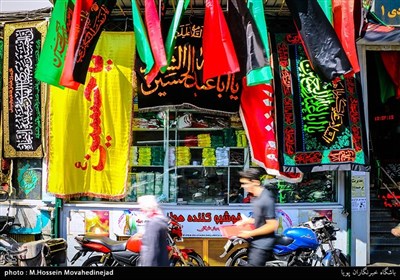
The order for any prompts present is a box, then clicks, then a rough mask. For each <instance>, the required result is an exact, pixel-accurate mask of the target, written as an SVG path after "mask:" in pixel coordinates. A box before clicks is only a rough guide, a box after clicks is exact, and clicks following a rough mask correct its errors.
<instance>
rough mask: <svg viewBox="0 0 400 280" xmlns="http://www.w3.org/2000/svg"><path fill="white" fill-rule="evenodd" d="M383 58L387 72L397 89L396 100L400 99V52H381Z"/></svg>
mask: <svg viewBox="0 0 400 280" xmlns="http://www.w3.org/2000/svg"><path fill="white" fill-rule="evenodd" d="M380 54H381V58H382V62H383V65H384V66H385V69H386V72H387V74H388V75H389V77H390V79H391V80H392V82H393V84H394V85H395V88H396V98H400V69H399V63H400V53H399V52H398V51H381V52H380Z"/></svg>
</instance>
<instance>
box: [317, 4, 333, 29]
mask: <svg viewBox="0 0 400 280" xmlns="http://www.w3.org/2000/svg"><path fill="white" fill-rule="evenodd" d="M318 4H319V5H320V6H321V8H322V10H323V11H324V13H325V15H326V17H327V18H328V20H329V22H330V23H331V24H333V13H332V0H318Z"/></svg>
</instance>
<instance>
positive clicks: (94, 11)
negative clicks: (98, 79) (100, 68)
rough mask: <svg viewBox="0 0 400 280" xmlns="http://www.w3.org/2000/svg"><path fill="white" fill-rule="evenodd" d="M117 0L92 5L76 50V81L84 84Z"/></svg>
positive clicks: (107, 0)
mask: <svg viewBox="0 0 400 280" xmlns="http://www.w3.org/2000/svg"><path fill="white" fill-rule="evenodd" d="M116 2H117V0H97V1H95V2H93V4H92V6H91V7H90V12H89V17H88V18H87V19H86V22H85V24H84V26H83V29H82V33H81V36H80V38H79V42H78V45H77V47H76V51H75V64H74V70H73V76H74V81H76V82H78V83H81V84H84V83H85V80H86V75H87V71H88V68H89V63H90V60H91V59H92V54H93V51H94V49H95V47H96V44H97V41H98V40H99V37H100V34H101V32H102V31H103V26H104V24H105V23H106V22H107V21H108V19H109V18H110V14H111V12H112V10H113V8H114V6H115V4H116Z"/></svg>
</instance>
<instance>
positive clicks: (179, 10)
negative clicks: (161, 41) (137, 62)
mask: <svg viewBox="0 0 400 280" xmlns="http://www.w3.org/2000/svg"><path fill="white" fill-rule="evenodd" d="M189 3H190V0H179V2H178V6H177V7H176V11H175V14H174V18H173V19H172V23H171V26H170V27H169V31H168V36H167V40H166V41H165V52H166V56H167V65H166V66H164V67H162V68H161V73H164V72H165V71H166V70H167V68H168V65H169V64H170V63H171V58H172V54H173V53H174V48H175V42H176V36H175V34H176V30H177V29H178V27H179V23H180V22H181V19H182V16H183V14H184V13H185V11H186V9H187V7H188V5H189Z"/></svg>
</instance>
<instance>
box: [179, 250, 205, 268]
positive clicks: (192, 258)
mask: <svg viewBox="0 0 400 280" xmlns="http://www.w3.org/2000/svg"><path fill="white" fill-rule="evenodd" d="M187 265H189V266H206V264H205V263H204V260H203V258H202V257H201V256H200V255H199V254H197V253H194V252H191V253H189V254H188V261H187V264H185V263H184V262H183V261H182V260H181V259H175V260H173V261H172V264H171V266H187Z"/></svg>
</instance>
